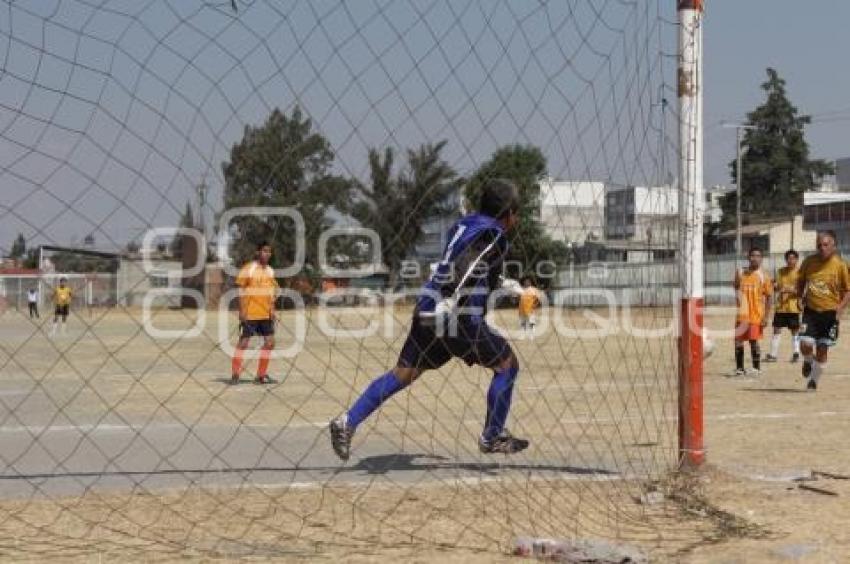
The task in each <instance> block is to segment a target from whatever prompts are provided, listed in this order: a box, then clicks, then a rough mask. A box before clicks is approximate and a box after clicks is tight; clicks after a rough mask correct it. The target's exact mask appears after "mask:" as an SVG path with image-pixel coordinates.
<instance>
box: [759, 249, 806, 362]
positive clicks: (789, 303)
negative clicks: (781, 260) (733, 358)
mask: <svg viewBox="0 0 850 564" xmlns="http://www.w3.org/2000/svg"><path fill="white" fill-rule="evenodd" d="M799 258H800V255H798V254H797V251H795V250H794V249H790V250H788V251H785V266H783V267H782V268H780V269H779V270H777V271H776V283H775V284H774V286H773V289H774V290H775V291H776V294H777V295H776V313H774V314H773V337H772V338H771V340H770V354H768V355H767V356H766V357H765V358H764V361H765V362H776V360H777V358H778V355H779V341H780V340H781V339H782V328H783V327H787V328H788V330H789V331H791V343H792V346H793V350H794V352H793V355H792V356H791V362H797V361H798V360H800V339H799V338H798V337H797V333H799V332H800V295H799V294H798V293H797V279H798V278H799V277H800V271H799V270H798V269H797V261H798V260H799Z"/></svg>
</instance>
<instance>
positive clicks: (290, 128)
mask: <svg viewBox="0 0 850 564" xmlns="http://www.w3.org/2000/svg"><path fill="white" fill-rule="evenodd" d="M333 160H334V153H333V151H332V150H331V146H330V142H329V141H328V140H327V139H325V137H323V136H322V135H321V134H320V133H318V132H315V131H314V130H313V125H312V122H311V120H310V119H309V118H306V117H304V115H303V114H302V112H301V110H300V109H299V108H298V107H296V108H295V109H294V110H293V111H292V115H291V116H286V115H284V114H283V113H281V111H280V110H278V109H275V110H274V111H272V113H271V115H269V117H268V119H267V120H266V122H265V123H264V124H263V125H262V126H260V127H252V126H247V127H246V128H245V132H244V134H243V137H242V140H241V141H240V142H239V143H237V144H235V145H234V146H233V147H232V148H231V151H230V160H229V161H225V162H224V163H222V170H223V172H224V180H225V188H224V207H225V209H230V208H233V207H240V206H259V207H279V206H280V207H289V208H292V209H294V210H296V211H298V212H299V213H300V214H301V217H302V218H303V219H304V225H305V228H306V241H304V242H302V244H304V248H305V252H306V259H305V260H306V264H305V271H306V272H307V273H309V272H316V270H315V267H316V266H317V264H318V260H317V255H316V245H315V244H307V241H310V242H315V241H317V240H318V238H319V234H320V233H321V232H322V231H323V230H324V229H326V228H327V227H328V226H329V223H330V222H329V220H328V218H327V212H328V211H329V210H330V209H332V208H337V209H340V210H345V209H347V201H348V196H349V194H350V187H351V182H350V181H349V180H348V179H345V178H342V177H339V176H334V175H332V174H331V172H330V170H331V165H332V164H333ZM233 223H234V224H235V228H236V231H237V236H236V238H235V241H234V245H233V250H234V255H235V258H236V259H237V260H239V261H244V260H246V259H248V258H250V257H252V256H253V253H254V250H255V248H256V244H257V243H258V242H260V241H261V240H268V241H269V243H270V244H271V245H272V248H273V252H274V257H273V259H272V260H273V262H274V264H282V265H289V264H292V263H293V261H294V258H295V249H296V240H295V237H296V233H295V225H294V224H293V222H292V221H291V220H290V219H288V218H285V217H280V216H278V217H275V216H269V217H253V216H242V217H239V218H237V219H235V220H234V222H233Z"/></svg>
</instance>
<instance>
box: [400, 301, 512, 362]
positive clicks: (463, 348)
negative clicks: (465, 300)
mask: <svg viewBox="0 0 850 564" xmlns="http://www.w3.org/2000/svg"><path fill="white" fill-rule="evenodd" d="M447 332H448V331H447ZM449 333H451V332H449ZM512 354H513V351H511V347H510V345H509V344H508V342H507V341H506V340H505V339H504V337H502V336H501V335H499V334H498V333H496V332H494V331H493V330H492V329H491V328H490V326H489V325H487V324H486V323H485V322H484V321H478V322H473V321H469V322H467V321H463V320H461V321H459V322H458V327H457V331H456V334H454V335H452V334H448V335H443V336H438V335H437V333H436V329H435V327H433V326H431V325H428V324H423V323H422V322H421V320H420V319H419V317H417V316H416V315H414V316H413V322H412V324H411V326H410V332H409V333H408V335H407V340H406V341H405V342H404V346H403V347H402V348H401V354H399V357H398V365H399V366H404V367H408V368H420V369H422V370H430V369H436V368H440V367H441V366H443V365H444V364H445V363H447V362H448V361H449V360H451V359H452V358H459V359H461V360H463V361H464V362H465V363H466V364H468V365H470V366H472V365H473V364H478V365H480V366H484V367H486V368H493V367H495V366H498V365H499V364H500V363H501V362H502V361H503V360H505V359H506V358H509V357H510V356H511V355H512Z"/></svg>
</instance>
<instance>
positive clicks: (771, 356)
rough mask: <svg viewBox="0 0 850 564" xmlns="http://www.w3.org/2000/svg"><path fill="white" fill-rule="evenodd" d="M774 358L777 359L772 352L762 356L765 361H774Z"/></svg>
mask: <svg viewBox="0 0 850 564" xmlns="http://www.w3.org/2000/svg"><path fill="white" fill-rule="evenodd" d="M776 360H777V358H776V357H775V356H773V355H772V354H769V355H767V356H765V357H764V361H765V362H776Z"/></svg>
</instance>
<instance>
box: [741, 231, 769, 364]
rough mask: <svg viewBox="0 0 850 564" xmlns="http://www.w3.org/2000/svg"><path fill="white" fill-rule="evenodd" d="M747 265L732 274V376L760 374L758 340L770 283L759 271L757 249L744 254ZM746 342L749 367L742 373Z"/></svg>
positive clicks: (754, 248) (758, 252)
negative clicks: (734, 313) (734, 302)
mask: <svg viewBox="0 0 850 564" xmlns="http://www.w3.org/2000/svg"><path fill="white" fill-rule="evenodd" d="M747 258H748V259H749V261H750V263H749V265H748V266H747V268H746V269H744V270H743V271H741V270H736V271H735V290H736V291H737V298H738V314H737V316H736V323H735V376H744V375H745V374H750V375H752V376H758V375H759V374H761V349H760V347H759V341H760V340H761V337H762V332H763V330H764V327H765V325H767V318H768V315H769V313H770V297H771V295H773V284H772V282H771V281H770V276H768V275H767V274H766V273H765V272H764V270H762V268H761V260H762V254H761V249H759V248H758V247H753V248H752V249H750V252H749V254H748V255H747ZM745 341H749V343H750V354H751V355H752V360H753V368H752V370H751V371H749V372H745V371H744V342H745Z"/></svg>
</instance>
